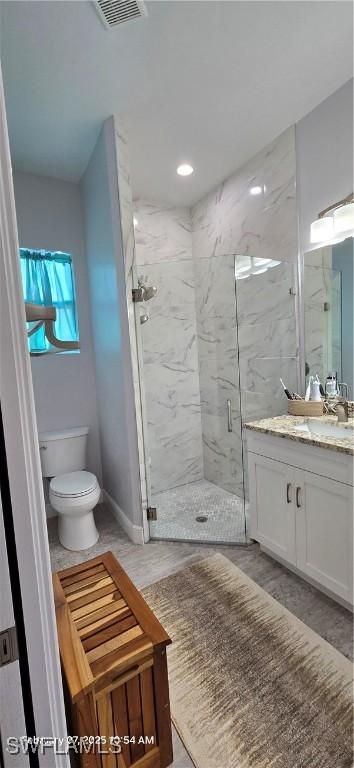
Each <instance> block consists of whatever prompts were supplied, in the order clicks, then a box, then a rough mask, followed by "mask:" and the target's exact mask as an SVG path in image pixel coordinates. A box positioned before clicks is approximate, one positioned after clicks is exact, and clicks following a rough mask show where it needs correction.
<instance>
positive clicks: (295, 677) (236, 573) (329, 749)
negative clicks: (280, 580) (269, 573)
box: [144, 554, 353, 768]
mask: <svg viewBox="0 0 354 768" xmlns="http://www.w3.org/2000/svg"><path fill="white" fill-rule="evenodd" d="M144 596H145V598H146V599H147V601H148V603H149V604H150V606H151V608H152V609H153V610H154V611H155V613H156V615H157V616H158V617H159V619H160V620H161V622H162V624H163V625H164V627H165V628H166V630H167V631H168V632H169V633H170V635H171V638H172V640H173V645H172V646H170V648H169V651H168V663H169V678H170V696H171V710H172V719H173V722H174V724H175V726H176V729H177V731H178V733H179V734H180V736H181V738H182V741H183V742H184V744H185V746H186V748H187V750H188V752H189V754H190V755H191V758H192V760H193V761H194V763H195V765H196V766H197V768H351V766H352V765H353V761H352V735H353V730H352V665H351V663H350V662H349V661H348V660H347V659H346V658H345V657H344V656H342V654H341V653H339V652H338V651H336V650H335V649H334V648H332V646H330V645H329V644H328V643H326V642H325V641H324V640H322V638H320V637H319V636H318V635H317V634H316V633H315V632H312V630H310V629H309V628H308V627H306V626H305V624H303V623H302V622H301V621H299V620H298V619H296V617H295V616H293V615H292V614H291V613H289V611H287V610H286V609H285V608H283V607H282V606H281V605H280V604H279V603H278V602H277V601H276V600H274V599H273V598H272V597H270V596H269V595H268V594H267V593H266V592H264V590H263V589H261V587H258V585H257V584H255V582H253V581H251V579H249V578H248V577H247V576H246V575H245V574H244V573H242V571H240V570H239V569H238V568H237V567H236V566H235V565H233V563H231V562H230V561H229V560H227V559H226V558H225V557H223V555H219V554H218V555H215V556H213V557H210V558H207V559H205V560H202V561H201V562H200V563H197V564H196V565H193V566H191V567H189V568H186V569H184V570H182V571H179V572H178V573H176V574H174V575H172V576H169V577H167V578H165V579H162V580H161V581H159V582H157V583H156V584H152V585H151V586H149V587H147V588H146V589H144Z"/></svg>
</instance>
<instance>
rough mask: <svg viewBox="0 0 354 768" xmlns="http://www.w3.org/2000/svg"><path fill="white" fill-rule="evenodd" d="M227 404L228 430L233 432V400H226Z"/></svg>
mask: <svg viewBox="0 0 354 768" xmlns="http://www.w3.org/2000/svg"><path fill="white" fill-rule="evenodd" d="M226 405H227V431H228V432H232V414H231V400H226Z"/></svg>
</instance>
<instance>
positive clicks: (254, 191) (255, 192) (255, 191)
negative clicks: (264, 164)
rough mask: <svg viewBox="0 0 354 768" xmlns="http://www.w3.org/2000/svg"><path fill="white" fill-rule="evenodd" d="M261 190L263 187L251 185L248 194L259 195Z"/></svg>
mask: <svg viewBox="0 0 354 768" xmlns="http://www.w3.org/2000/svg"><path fill="white" fill-rule="evenodd" d="M262 192H263V189H262V187H259V186H256V187H251V189H250V195H261V194H262Z"/></svg>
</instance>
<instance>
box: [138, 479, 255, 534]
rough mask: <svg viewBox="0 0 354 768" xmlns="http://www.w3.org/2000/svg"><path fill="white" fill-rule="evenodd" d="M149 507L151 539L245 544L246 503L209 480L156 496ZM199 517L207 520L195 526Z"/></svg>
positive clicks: (181, 486)
mask: <svg viewBox="0 0 354 768" xmlns="http://www.w3.org/2000/svg"><path fill="white" fill-rule="evenodd" d="M152 504H153V506H154V507H156V509H157V520H156V522H152V523H151V529H150V530H151V537H152V538H153V539H168V540H170V541H200V542H208V543H212V544H213V543H219V544H225V543H229V544H246V543H247V533H246V532H247V526H248V503H247V502H244V500H243V499H241V498H239V497H238V496H235V495H234V494H233V493H229V492H228V491H225V490H224V489H223V488H220V487H219V486H218V485H215V484H214V483H210V482H209V481H208V480H197V481H196V482H194V483H187V484H186V485H179V486H178V487H177V488H171V489H169V490H167V491H162V492H160V493H155V494H154V496H153V498H152ZM199 516H203V517H206V518H207V520H206V521H205V522H198V521H197V519H196V518H197V517H199Z"/></svg>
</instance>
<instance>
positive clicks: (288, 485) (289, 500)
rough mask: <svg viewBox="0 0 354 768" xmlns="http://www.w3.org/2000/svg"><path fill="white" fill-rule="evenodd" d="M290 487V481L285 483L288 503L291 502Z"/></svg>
mask: <svg viewBox="0 0 354 768" xmlns="http://www.w3.org/2000/svg"><path fill="white" fill-rule="evenodd" d="M290 488H291V483H287V484H286V501H287V503H288V504H291V498H290Z"/></svg>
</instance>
